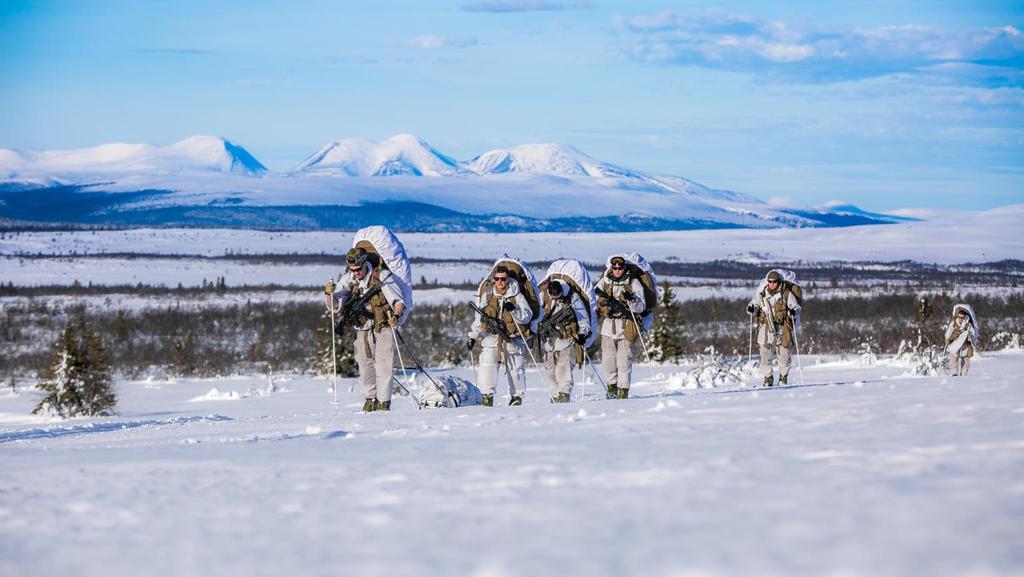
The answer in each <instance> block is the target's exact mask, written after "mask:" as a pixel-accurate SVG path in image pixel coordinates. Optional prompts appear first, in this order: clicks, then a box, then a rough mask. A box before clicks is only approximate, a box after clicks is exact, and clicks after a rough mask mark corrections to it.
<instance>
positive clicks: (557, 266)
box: [544, 259, 599, 347]
mask: <svg viewBox="0 0 1024 577" xmlns="http://www.w3.org/2000/svg"><path fill="white" fill-rule="evenodd" d="M554 274H563V275H565V276H567V277H569V278H571V279H572V280H573V282H575V283H576V286H578V287H580V291H581V292H582V293H583V294H582V295H581V296H582V297H583V298H584V300H586V301H587V304H588V305H589V306H588V308H589V309H590V326H591V327H592V328H591V330H590V335H588V336H587V342H586V343H584V346H585V347H590V345H592V344H594V340H595V339H596V338H597V333H598V332H599V331H598V330H597V326H598V324H597V295H595V294H594V283H593V282H591V280H590V273H588V272H587V267H585V266H583V263H581V262H580V261H578V260H572V259H560V260H556V261H555V262H553V263H551V266H549V267H548V272H547V274H546V275H544V280H545V281H549V279H550V277H551V275H554ZM550 280H560V279H550Z"/></svg>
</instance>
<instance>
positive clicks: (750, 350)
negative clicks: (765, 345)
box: [747, 315, 754, 363]
mask: <svg viewBox="0 0 1024 577" xmlns="http://www.w3.org/2000/svg"><path fill="white" fill-rule="evenodd" d="M752 360H754V315H747V362H748V363H749V362H750V361H752Z"/></svg>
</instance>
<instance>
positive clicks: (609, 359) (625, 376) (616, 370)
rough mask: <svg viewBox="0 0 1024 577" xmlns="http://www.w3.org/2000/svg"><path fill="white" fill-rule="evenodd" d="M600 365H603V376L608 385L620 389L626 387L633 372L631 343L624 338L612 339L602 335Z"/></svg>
mask: <svg viewBox="0 0 1024 577" xmlns="http://www.w3.org/2000/svg"><path fill="white" fill-rule="evenodd" d="M601 366H602V367H604V378H605V380H606V381H607V382H608V386H609V387H611V386H612V385H615V386H616V387H618V388H620V389H628V388H629V380H630V377H631V375H632V373H633V343H631V342H629V341H628V340H627V339H625V338H622V339H613V338H612V337H606V336H604V335H602V336H601Z"/></svg>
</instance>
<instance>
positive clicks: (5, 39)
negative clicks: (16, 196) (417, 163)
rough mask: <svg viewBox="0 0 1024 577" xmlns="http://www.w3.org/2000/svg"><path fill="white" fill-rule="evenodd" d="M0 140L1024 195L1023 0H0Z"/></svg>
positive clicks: (759, 191) (786, 186)
mask: <svg viewBox="0 0 1024 577" xmlns="http://www.w3.org/2000/svg"><path fill="white" fill-rule="evenodd" d="M0 75H2V78H3V82H2V83H0V147H7V148H77V147H86V146H93V145H96V144H100V143H104V142H112V141H120V142H150V143H154V144H170V143H173V142H176V141H178V140H181V139H182V138H185V137H187V136H190V135H193V134H215V135H220V136H224V137H226V138H228V139H230V140H232V141H234V142H236V143H238V144H240V145H242V146H244V147H246V148H247V149H249V151H250V152H252V153H253V154H254V155H255V156H256V157H257V158H258V159H260V160H261V161H262V162H263V163H264V164H266V165H267V166H268V167H269V168H271V169H272V170H286V169H289V168H291V167H293V166H294V165H296V164H298V163H299V162H301V161H302V160H303V159H304V158H305V157H307V156H308V155H310V154H312V153H313V152H314V151H315V150H316V149H317V148H319V147H320V146H321V145H323V144H324V143H326V142H328V141H331V140H336V139H341V138H347V137H366V138H371V139H375V140H383V139H385V138H388V137H390V136H391V135H393V134H396V133H399V132H411V133H414V134H417V135H418V136H420V137H422V138H424V139H425V140H427V141H428V142H430V143H431V144H432V145H433V146H435V147H436V148H438V149H440V150H442V151H444V152H445V153H447V154H449V155H450V156H453V157H455V158H458V159H461V160H467V159H469V158H472V157H474V156H476V155H478V154H480V153H482V152H484V151H486V150H489V149H492V148H497V147H505V146H512V145H516V144H524V143H531V142H559V143H563V144H571V145H573V146H575V147H577V148H579V149H580V150H582V151H583V152H586V153H588V154H590V155H591V156H594V157H596V158H599V159H601V160H605V161H608V162H613V163H616V164H620V165H624V166H628V167H630V168H635V169H638V170H645V171H650V172H657V173H666V174H675V175H679V176H684V177H687V178H691V179H693V180H696V181H698V182H701V183H703V184H706V185H708V186H712V187H716V188H726V189H731V190H737V191H741V192H745V193H748V194H752V195H754V196H757V197H759V198H762V199H765V200H769V199H772V200H773V201H775V202H780V203H793V204H799V205H816V204H820V203H824V202H826V201H829V200H833V199H842V200H847V201H850V202H853V203H855V204H858V205H860V206H862V207H864V208H868V209H875V210H892V209H897V208H903V207H926V208H971V209H983V208H989V207H993V206H998V205H1002V204H1008V203H1015V202H1024V5H1022V4H1021V3H1020V2H1019V1H1018V2H1010V1H1005V2H995V1H986V0H976V1H972V2H962V1H952V0H949V1H933V2H924V1H916V0H915V1H900V0H893V1H870V0H869V1H863V2H820V1H815V2H810V1H803V0H790V1H787V2H778V3H768V2H742V1H740V2H729V3H727V4H724V3H723V4H718V5H715V4H710V3H707V2H657V1H644V0H642V1H633V2H603V1H597V0H591V1H575V0H491V1H488V0H464V1H436V2H427V1H375V2H317V1H305V2H301V3H294V2H283V1H266V2H251V1H250V2H209V1H201V2H200V1H192V0H173V1H172V0H168V1H150V2H138V1H136V2H120V1H104V2H93V1H89V0H82V1H67V2H60V1H49V2H41V1H40V2H32V1H24V2H23V1H18V0H13V1H12V0H5V1H4V2H2V3H0Z"/></svg>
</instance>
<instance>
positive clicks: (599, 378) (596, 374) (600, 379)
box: [583, 349, 608, 395]
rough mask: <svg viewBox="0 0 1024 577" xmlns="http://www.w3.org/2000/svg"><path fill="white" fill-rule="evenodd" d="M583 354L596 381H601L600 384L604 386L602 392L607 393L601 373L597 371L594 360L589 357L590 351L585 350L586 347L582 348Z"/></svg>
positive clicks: (606, 386)
mask: <svg viewBox="0 0 1024 577" xmlns="http://www.w3.org/2000/svg"><path fill="white" fill-rule="evenodd" d="M583 356H584V357H585V358H586V359H587V363H589V364H590V370H591V371H594V376H595V377H597V382H599V383H601V386H602V387H604V392H605V394H606V395H607V394H608V385H606V384H605V382H604V379H602V378H601V375H600V374H599V373H598V372H597V367H595V366H594V361H593V360H592V359H591V358H590V353H588V352H587V349H583Z"/></svg>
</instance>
